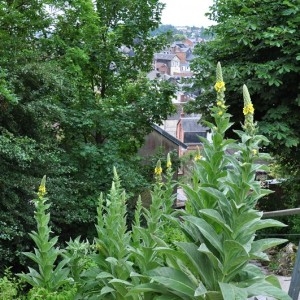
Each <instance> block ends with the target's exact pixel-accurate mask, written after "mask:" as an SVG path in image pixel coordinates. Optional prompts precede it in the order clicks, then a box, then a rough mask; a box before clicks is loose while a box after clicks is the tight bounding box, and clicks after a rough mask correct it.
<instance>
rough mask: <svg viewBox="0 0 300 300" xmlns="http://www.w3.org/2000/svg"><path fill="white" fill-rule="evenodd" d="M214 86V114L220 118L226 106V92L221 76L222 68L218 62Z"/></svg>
mask: <svg viewBox="0 0 300 300" xmlns="http://www.w3.org/2000/svg"><path fill="white" fill-rule="evenodd" d="M216 78H217V81H216V84H215V86H214V88H215V90H216V91H217V108H216V109H215V112H216V113H217V115H218V116H222V115H223V114H224V112H225V111H226V108H227V107H226V105H225V100H224V99H225V95H224V92H225V90H226V88H225V82H224V81H223V75H222V68H221V64H220V62H218V64H217V69H216Z"/></svg>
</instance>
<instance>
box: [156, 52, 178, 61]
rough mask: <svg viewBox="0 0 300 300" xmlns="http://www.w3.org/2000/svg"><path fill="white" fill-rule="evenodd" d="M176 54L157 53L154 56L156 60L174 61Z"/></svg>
mask: <svg viewBox="0 0 300 300" xmlns="http://www.w3.org/2000/svg"><path fill="white" fill-rule="evenodd" d="M175 56H177V55H176V54H166V53H156V54H155V55H154V59H161V60H172V59H173V58H174V57H175Z"/></svg>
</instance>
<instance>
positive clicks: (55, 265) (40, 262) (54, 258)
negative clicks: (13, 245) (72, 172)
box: [18, 176, 75, 300]
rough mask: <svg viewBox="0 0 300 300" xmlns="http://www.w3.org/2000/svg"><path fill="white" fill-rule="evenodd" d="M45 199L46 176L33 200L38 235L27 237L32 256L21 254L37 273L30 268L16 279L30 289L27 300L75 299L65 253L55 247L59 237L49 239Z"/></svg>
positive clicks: (27, 253)
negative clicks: (31, 243)
mask: <svg viewBox="0 0 300 300" xmlns="http://www.w3.org/2000/svg"><path fill="white" fill-rule="evenodd" d="M45 195H46V176H44V177H43V179H42V181H41V184H40V186H39V189H38V193H37V197H36V199H34V200H33V204H34V206H35V212H34V218H35V220H36V224H37V231H32V232H31V233H30V234H29V235H30V237H31V238H32V240H33V241H34V243H35V248H34V252H24V253H23V254H24V255H25V256H27V257H28V258H30V259H31V260H32V261H33V262H34V263H36V264H37V269H34V268H31V267H29V268H28V269H29V273H27V274H25V273H22V274H18V275H19V276H20V277H21V278H22V279H23V280H24V281H25V282H27V283H29V284H30V285H31V286H32V287H33V289H32V290H31V291H30V292H29V295H30V296H29V298H30V299H41V296H43V298H44V299H66V300H67V299H74V294H75V288H74V287H72V286H71V285H70V282H71V281H72V280H71V278H69V276H68V274H69V268H68V267H67V264H68V262H69V259H68V258H67V257H65V256H64V250H62V249H59V248H58V247H56V244H57V240H58V237H57V236H55V237H52V238H51V237H50V234H51V227H50V226H49V221H50V213H49V212H48V210H49V208H50V204H49V203H48V202H47V200H48V199H47V198H46V197H45Z"/></svg>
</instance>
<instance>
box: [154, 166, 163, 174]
mask: <svg viewBox="0 0 300 300" xmlns="http://www.w3.org/2000/svg"><path fill="white" fill-rule="evenodd" d="M161 173H162V167H156V168H155V169H154V174H155V175H161Z"/></svg>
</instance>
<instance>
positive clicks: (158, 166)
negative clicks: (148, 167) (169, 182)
mask: <svg viewBox="0 0 300 300" xmlns="http://www.w3.org/2000/svg"><path fill="white" fill-rule="evenodd" d="M161 174H162V167H161V161H160V160H158V161H157V163H156V167H155V169H154V175H155V179H156V181H157V182H160V181H161V180H162V177H161Z"/></svg>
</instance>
